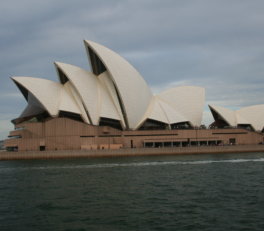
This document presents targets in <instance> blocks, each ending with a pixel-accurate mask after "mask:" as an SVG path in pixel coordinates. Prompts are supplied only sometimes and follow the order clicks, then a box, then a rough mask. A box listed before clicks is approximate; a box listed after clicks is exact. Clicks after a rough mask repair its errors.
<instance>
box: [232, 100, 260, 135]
mask: <svg viewBox="0 0 264 231" xmlns="http://www.w3.org/2000/svg"><path fill="white" fill-rule="evenodd" d="M236 114H237V115H239V116H240V117H243V118H244V119H245V120H246V121H248V122H249V124H250V125H251V126H252V127H253V128H254V129H255V130H257V131H261V130H262V129H263V126H264V104H260V105H253V106H249V107H244V108H241V109H240V110H237V111H236ZM238 123H239V124H242V123H241V122H238Z"/></svg>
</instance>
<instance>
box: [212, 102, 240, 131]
mask: <svg viewBox="0 0 264 231" xmlns="http://www.w3.org/2000/svg"><path fill="white" fill-rule="evenodd" d="M209 108H210V109H211V110H212V109H213V110H214V111H215V112H216V113H217V114H218V115H220V116H221V118H222V119H223V120H224V121H225V122H226V123H227V124H229V126H237V121H236V114H235V112H234V111H232V110H230V109H228V108H224V107H220V106H215V105H209Z"/></svg>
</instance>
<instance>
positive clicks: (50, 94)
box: [12, 77, 62, 116]
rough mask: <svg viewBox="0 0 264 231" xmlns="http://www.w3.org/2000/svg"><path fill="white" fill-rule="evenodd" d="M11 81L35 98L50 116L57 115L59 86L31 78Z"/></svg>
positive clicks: (44, 80)
mask: <svg viewBox="0 0 264 231" xmlns="http://www.w3.org/2000/svg"><path fill="white" fill-rule="evenodd" d="M12 79H13V81H14V82H15V83H16V84H18V86H22V87H23V88H25V89H26V90H27V91H28V92H30V93H31V94H32V95H33V96H34V97H35V98H37V99H38V101H39V102H40V103H41V105H42V106H43V108H45V109H46V110H47V111H48V113H49V114H50V115H51V116H57V115H58V108H59V99H60V93H61V89H62V86H61V84H59V83H56V82H53V81H51V80H47V79H40V78H32V77H12ZM47 90H48V91H47ZM24 96H25V95H24ZM26 100H28V99H26Z"/></svg>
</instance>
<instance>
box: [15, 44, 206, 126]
mask: <svg viewBox="0 0 264 231" xmlns="http://www.w3.org/2000/svg"><path fill="white" fill-rule="evenodd" d="M85 46H86V48H87V52H88V57H89V59H90V62H91V66H92V72H89V71H87V70H84V69H82V68H80V67H77V66H74V65H71V64H65V63H61V62H55V67H56V69H57V73H58V77H59V82H53V81H50V80H47V79H40V78H32V77H13V78H12V79H13V81H14V82H15V83H16V84H17V86H18V87H19V89H20V90H21V92H22V94H23V95H24V96H25V98H26V100H27V101H28V106H27V108H26V109H25V110H24V112H23V113H22V114H21V117H26V116H29V115H34V114H37V113H40V112H44V111H47V112H48V113H49V114H50V115H51V116H53V117H55V116H59V113H60V111H64V112H70V113H73V114H78V115H80V116H81V118H82V119H83V121H84V122H86V123H88V124H92V125H99V124H100V119H101V118H104V120H103V123H105V121H108V120H107V119H110V120H109V121H111V120H115V121H111V122H112V123H114V124H117V123H116V121H119V122H120V125H121V127H122V128H123V129H137V128H139V127H140V126H141V125H142V124H143V123H144V121H146V120H147V119H152V120H156V121H159V122H162V123H165V124H168V125H171V124H175V123H182V122H188V123H190V124H191V125H193V126H199V125H200V124H201V119H202V112H203V106H204V97H205V93H204V89H203V88H201V87H194V86H184V87H176V88H173V89H170V90H167V91H164V92H162V93H160V94H158V95H156V96H153V95H152V93H151V90H150V88H149V87H148V86H147V84H146V82H145V80H144V79H143V78H142V77H141V75H140V74H139V73H138V72H137V70H136V69H135V68H134V67H133V66H132V65H131V64H129V63H128V62H127V61H126V60H125V59H124V58H122V57H121V56H119V55H118V54H116V53H115V52H113V51H111V50H110V49H108V48H106V47H104V46H102V45H99V44H97V43H94V42H92V41H87V40H86V41H85ZM105 119H106V120H105Z"/></svg>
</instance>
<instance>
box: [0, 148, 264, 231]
mask: <svg viewBox="0 0 264 231" xmlns="http://www.w3.org/2000/svg"><path fill="white" fill-rule="evenodd" d="M0 204H1V206H0V230H1V231H4V230H19V231H21V230H27V231H28V230H65V231H66V230H108V231H111V230H115V231H116V230H144V231H147V230H180V231H184V230H195V231H197V230H203V231H205V230H208V231H209V230H210V231H212V230H232V231H235V230H259V231H260V230H261V231H263V230H264V153H247V154H242V153H241V154H221V155H178V156H152V157H150V156H149V157H122V158H121V157H120V158H117V157H116V158H98V159H97V158H94V159H60V160H24V161H22V160H20V161H2V162H0Z"/></svg>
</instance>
